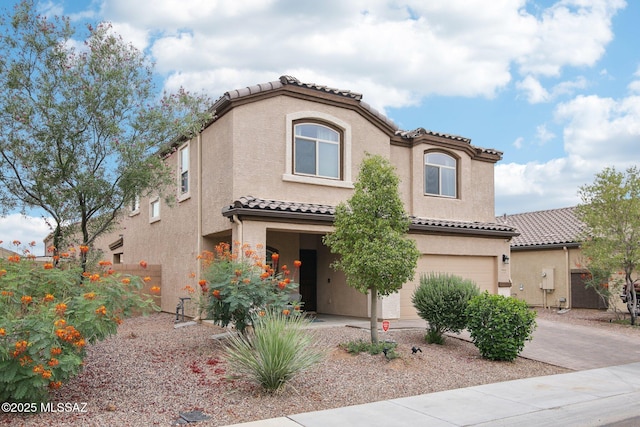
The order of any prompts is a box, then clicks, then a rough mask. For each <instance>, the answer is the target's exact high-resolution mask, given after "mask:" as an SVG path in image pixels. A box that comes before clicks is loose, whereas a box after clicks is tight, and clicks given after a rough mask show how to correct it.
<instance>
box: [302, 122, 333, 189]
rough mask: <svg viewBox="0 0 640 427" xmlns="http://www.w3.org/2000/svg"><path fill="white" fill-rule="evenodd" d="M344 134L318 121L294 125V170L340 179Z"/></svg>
mask: <svg viewBox="0 0 640 427" xmlns="http://www.w3.org/2000/svg"><path fill="white" fill-rule="evenodd" d="M341 145H342V134H341V133H340V132H338V131H337V130H335V129H333V128H330V127H328V126H325V125H322V124H318V123H304V122H301V123H296V124H295V125H294V149H293V151H294V156H293V172H294V173H295V174H298V175H309V176H316V177H320V178H333V179H340V169H341V168H340V161H341V159H340V158H341V155H340V153H341V151H342V149H341Z"/></svg>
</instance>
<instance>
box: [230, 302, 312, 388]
mask: <svg viewBox="0 0 640 427" xmlns="http://www.w3.org/2000/svg"><path fill="white" fill-rule="evenodd" d="M285 312H286V310H285ZM252 323H253V330H252V331H250V332H248V333H245V334H238V335H232V336H231V337H230V338H229V340H228V342H227V347H226V349H225V352H226V356H227V359H228V362H229V365H230V367H231V370H232V371H234V372H235V373H237V374H240V375H245V376H246V377H248V379H249V380H251V381H254V382H256V383H258V384H260V385H261V386H262V388H263V389H264V390H266V391H275V390H278V389H280V388H281V387H282V386H283V385H284V384H285V383H286V382H287V381H289V380H290V379H291V378H293V377H294V376H295V375H296V374H298V373H300V372H302V371H304V370H306V369H308V368H310V367H312V366H313V365H315V364H316V363H319V362H320V361H321V360H322V359H323V357H324V352H323V351H322V350H321V349H319V348H318V347H315V346H314V345H313V336H312V335H311V333H310V332H309V331H308V330H307V329H305V327H306V326H308V325H309V323H310V321H309V320H307V319H306V318H305V317H304V316H291V315H288V314H286V313H283V312H282V311H275V310H266V311H261V312H260V313H259V314H258V315H257V316H255V317H254V319H253V322H252Z"/></svg>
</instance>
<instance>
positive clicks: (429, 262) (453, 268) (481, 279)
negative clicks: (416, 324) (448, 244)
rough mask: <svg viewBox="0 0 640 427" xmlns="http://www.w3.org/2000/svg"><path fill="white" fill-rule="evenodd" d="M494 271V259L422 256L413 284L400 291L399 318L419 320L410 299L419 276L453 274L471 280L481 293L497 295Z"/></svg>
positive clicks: (484, 257)
mask: <svg viewBox="0 0 640 427" xmlns="http://www.w3.org/2000/svg"><path fill="white" fill-rule="evenodd" d="M495 269H496V267H495V257H488V256H443V255H422V256H421V257H420V259H419V260H418V267H417V268H416V278H415V282H414V283H413V284H411V283H409V284H406V285H404V286H403V287H402V290H401V291H400V316H401V317H402V318H403V319H419V317H418V314H417V313H416V309H415V308H414V307H413V304H412V303H411V297H412V296H413V292H414V290H415V288H416V287H417V286H418V285H419V283H420V275H421V274H429V273H430V272H436V273H438V272H440V273H449V274H455V275H456V276H460V277H462V278H465V279H470V280H473V281H474V282H475V283H476V285H478V287H479V288H480V291H481V292H484V291H489V293H497V292H498V290H497V284H498V280H497V278H496V271H495Z"/></svg>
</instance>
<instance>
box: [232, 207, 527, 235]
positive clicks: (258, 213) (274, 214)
mask: <svg viewBox="0 0 640 427" xmlns="http://www.w3.org/2000/svg"><path fill="white" fill-rule="evenodd" d="M222 216H224V217H227V218H230V219H231V218H232V217H233V216H238V217H239V218H240V219H243V218H256V219H263V220H264V219H278V220H289V221H295V222H315V223H318V222H320V223H325V224H326V223H330V224H333V222H334V220H335V216H334V215H333V214H327V213H309V212H289V211H269V210H262V209H253V208H244V207H234V206H227V207H226V208H224V209H222ZM412 231H413V232H422V233H433V234H456V235H467V236H482V237H492V238H508V239H511V238H512V237H515V236H518V235H519V233H517V232H515V231H508V230H488V229H471V228H462V227H446V226H442V225H440V226H438V225H424V224H411V225H410V226H409V232H412Z"/></svg>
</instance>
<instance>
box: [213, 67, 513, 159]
mask: <svg viewBox="0 0 640 427" xmlns="http://www.w3.org/2000/svg"><path fill="white" fill-rule="evenodd" d="M287 85H289V86H297V87H302V88H306V89H311V90H316V91H319V92H324V93H330V94H333V95H337V96H342V97H345V98H349V99H353V100H355V101H358V102H359V104H360V106H361V107H362V108H363V109H365V110H367V111H368V112H369V113H371V114H372V115H374V116H375V117H376V118H378V119H379V120H380V121H382V122H384V123H386V124H387V125H388V126H389V127H390V128H391V129H393V130H394V131H395V134H396V135H397V136H399V137H401V138H403V139H407V140H411V139H414V138H416V137H418V136H420V135H432V136H437V137H441V138H446V139H452V140H455V141H460V142H465V143H467V144H470V143H471V140H470V139H469V138H464V137H462V136H457V135H449V134H446V133H439V132H433V131H430V130H425V129H423V128H417V129H414V130H411V131H405V130H401V129H399V128H398V125H396V124H395V123H394V122H393V120H391V119H389V118H388V117H387V116H385V115H384V114H382V113H381V112H379V111H378V110H376V109H375V108H373V107H371V106H370V105H369V104H368V103H366V102H364V101H363V100H362V94H360V93H357V92H351V91H350V90H344V89H336V88H331V87H328V86H324V85H318V84H315V83H303V82H301V81H300V80H298V79H297V78H295V77H293V76H281V77H280V78H279V79H278V80H275V81H271V82H267V83H261V84H257V85H253V86H247V87H244V88H241V89H234V90H230V91H228V92H225V94H224V95H222V96H221V97H220V98H218V100H216V102H215V103H214V105H213V107H212V110H213V111H216V110H219V109H220V108H221V107H222V105H224V104H225V103H227V102H229V101H231V100H236V99H240V98H243V97H246V96H250V95H255V94H258V93H264V92H269V91H273V90H277V89H281V88H283V87H284V86H287ZM474 148H477V147H474ZM479 150H480V151H482V152H486V153H490V154H497V155H500V156H501V155H502V152H500V151H497V150H494V149H479Z"/></svg>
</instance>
